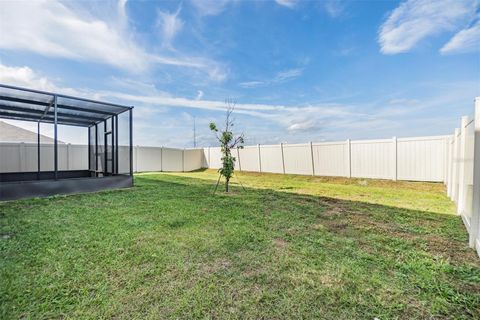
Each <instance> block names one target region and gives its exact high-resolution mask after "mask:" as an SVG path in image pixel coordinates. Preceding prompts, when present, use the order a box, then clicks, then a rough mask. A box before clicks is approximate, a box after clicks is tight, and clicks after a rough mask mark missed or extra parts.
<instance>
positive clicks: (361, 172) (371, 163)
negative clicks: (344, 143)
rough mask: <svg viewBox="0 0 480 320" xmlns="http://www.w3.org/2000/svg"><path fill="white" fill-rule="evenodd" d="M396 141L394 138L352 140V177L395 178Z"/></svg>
mask: <svg viewBox="0 0 480 320" xmlns="http://www.w3.org/2000/svg"><path fill="white" fill-rule="evenodd" d="M394 162H395V159H394V143H393V142H392V140H390V139H388V140H362V141H352V142H351V170H352V177H357V178H375V179H393V178H394V169H395V166H394Z"/></svg>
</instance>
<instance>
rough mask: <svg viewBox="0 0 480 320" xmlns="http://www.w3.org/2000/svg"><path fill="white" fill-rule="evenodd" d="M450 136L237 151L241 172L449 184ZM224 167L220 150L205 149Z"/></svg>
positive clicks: (212, 163)
mask: <svg viewBox="0 0 480 320" xmlns="http://www.w3.org/2000/svg"><path fill="white" fill-rule="evenodd" d="M450 141H451V136H433V137H417V138H401V139H397V138H393V139H382V140H358V141H353V140H346V141H338V142H322V143H312V142H311V143H305V144H278V145H256V146H246V147H244V148H243V149H237V150H234V152H233V155H234V156H235V157H236V158H237V161H236V164H235V165H236V169H237V170H240V171H254V172H272V173H286V174H303V175H315V176H339V177H349V178H351V177H354V178H375V179H392V180H410V181H432V182H445V181H446V179H447V149H448V148H449V143H450ZM204 150H205V151H204V152H205V159H206V166H208V168H219V167H220V166H221V161H220V158H221V154H220V148H205V149H204Z"/></svg>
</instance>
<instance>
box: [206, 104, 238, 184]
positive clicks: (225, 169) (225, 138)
mask: <svg viewBox="0 0 480 320" xmlns="http://www.w3.org/2000/svg"><path fill="white" fill-rule="evenodd" d="M225 104H226V105H227V112H226V117H225V128H224V129H223V130H221V131H219V129H218V127H217V125H216V124H215V123H214V122H210V130H212V131H213V132H214V133H215V137H216V138H217V140H218V142H220V147H221V152H222V167H221V168H220V169H218V172H219V173H220V177H221V176H224V177H225V192H228V190H229V183H230V178H231V177H232V175H233V171H234V167H235V161H236V160H237V159H235V157H233V156H232V149H233V148H240V149H242V148H243V143H244V137H243V133H242V134H240V135H239V136H237V137H234V134H233V132H232V127H233V125H234V120H233V119H232V113H233V111H234V110H235V104H236V102H235V101H232V100H226V101H225ZM220 177H219V179H220ZM217 185H218V183H217Z"/></svg>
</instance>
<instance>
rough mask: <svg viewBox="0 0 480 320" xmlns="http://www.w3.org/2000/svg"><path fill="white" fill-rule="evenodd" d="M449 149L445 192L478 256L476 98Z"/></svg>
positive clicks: (479, 111)
mask: <svg viewBox="0 0 480 320" xmlns="http://www.w3.org/2000/svg"><path fill="white" fill-rule="evenodd" d="M450 149H451V150H450V152H449V155H448V156H449V159H447V164H448V165H449V168H448V170H447V172H449V174H448V178H447V192H448V195H449V196H450V198H451V199H452V200H453V201H455V203H456V205H457V213H458V214H460V215H461V217H462V220H463V222H464V224H465V227H466V229H467V231H468V233H469V245H470V246H471V247H472V248H475V249H476V250H477V253H478V255H479V256H480V98H476V99H475V109H474V115H473V117H462V122H461V125H460V128H457V129H455V133H454V136H453V138H452V139H451V141H450Z"/></svg>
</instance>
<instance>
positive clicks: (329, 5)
mask: <svg viewBox="0 0 480 320" xmlns="http://www.w3.org/2000/svg"><path fill="white" fill-rule="evenodd" d="M324 7H325V11H326V12H327V13H328V15H329V16H330V17H332V18H337V17H338V16H340V15H341V14H342V13H343V11H344V10H345V4H344V3H343V2H342V1H341V0H326V1H325V2H324Z"/></svg>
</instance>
